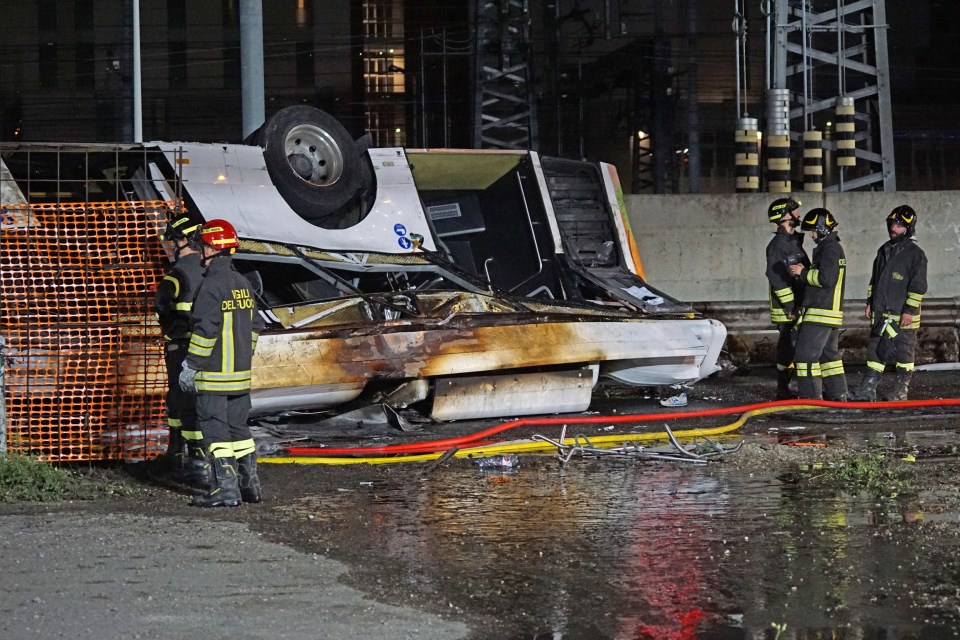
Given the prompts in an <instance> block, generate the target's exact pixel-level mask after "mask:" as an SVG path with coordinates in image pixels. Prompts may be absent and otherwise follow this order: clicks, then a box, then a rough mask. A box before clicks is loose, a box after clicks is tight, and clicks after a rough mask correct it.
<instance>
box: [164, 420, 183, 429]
mask: <svg viewBox="0 0 960 640" xmlns="http://www.w3.org/2000/svg"><path fill="white" fill-rule="evenodd" d="M167 426H168V427H170V428H171V429H179V428H180V427H182V426H183V423H182V422H180V418H167Z"/></svg>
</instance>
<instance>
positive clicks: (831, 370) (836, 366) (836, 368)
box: [820, 360, 844, 378]
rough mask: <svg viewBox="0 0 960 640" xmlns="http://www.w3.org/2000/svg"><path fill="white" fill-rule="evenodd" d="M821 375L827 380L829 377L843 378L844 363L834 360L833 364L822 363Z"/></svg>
mask: <svg viewBox="0 0 960 640" xmlns="http://www.w3.org/2000/svg"><path fill="white" fill-rule="evenodd" d="M820 374H821V375H822V376H823V377H824V378H827V377H829V376H842V375H843V374H844V371H843V361H842V360H834V361H832V362H822V363H820Z"/></svg>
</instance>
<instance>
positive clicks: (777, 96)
mask: <svg viewBox="0 0 960 640" xmlns="http://www.w3.org/2000/svg"><path fill="white" fill-rule="evenodd" d="M765 137H766V140H765V142H766V146H767V191H769V192H770V193H790V191H791V190H792V184H791V182H790V168H791V167H790V90H789V89H770V90H769V91H768V92H767V133H766V136H765Z"/></svg>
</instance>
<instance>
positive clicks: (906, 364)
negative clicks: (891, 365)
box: [897, 362, 913, 371]
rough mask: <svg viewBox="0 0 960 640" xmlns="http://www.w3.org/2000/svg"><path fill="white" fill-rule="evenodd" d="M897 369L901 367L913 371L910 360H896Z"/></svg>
mask: <svg viewBox="0 0 960 640" xmlns="http://www.w3.org/2000/svg"><path fill="white" fill-rule="evenodd" d="M897 369H903V370H904V371H913V363H912V362H898V363H897Z"/></svg>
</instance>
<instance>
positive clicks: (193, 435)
mask: <svg viewBox="0 0 960 640" xmlns="http://www.w3.org/2000/svg"><path fill="white" fill-rule="evenodd" d="M182 433H183V439H184V440H189V441H191V442H199V441H201V440H203V433H201V432H199V431H187V430H184V431H183V432H182Z"/></svg>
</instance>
